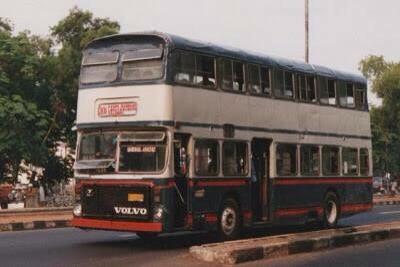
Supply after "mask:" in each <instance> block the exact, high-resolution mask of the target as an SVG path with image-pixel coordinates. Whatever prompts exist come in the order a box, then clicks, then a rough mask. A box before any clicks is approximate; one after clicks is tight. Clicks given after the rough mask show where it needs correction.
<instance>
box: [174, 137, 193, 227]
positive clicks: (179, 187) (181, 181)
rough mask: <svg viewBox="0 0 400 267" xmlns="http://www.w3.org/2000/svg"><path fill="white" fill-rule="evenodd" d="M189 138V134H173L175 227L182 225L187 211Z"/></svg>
mask: <svg viewBox="0 0 400 267" xmlns="http://www.w3.org/2000/svg"><path fill="white" fill-rule="evenodd" d="M189 138H190V135H189V134H175V135H174V169H175V216H174V226H175V227H183V226H184V221H185V217H186V214H187V211H188V174H189V157H188V152H187V151H188V143H189Z"/></svg>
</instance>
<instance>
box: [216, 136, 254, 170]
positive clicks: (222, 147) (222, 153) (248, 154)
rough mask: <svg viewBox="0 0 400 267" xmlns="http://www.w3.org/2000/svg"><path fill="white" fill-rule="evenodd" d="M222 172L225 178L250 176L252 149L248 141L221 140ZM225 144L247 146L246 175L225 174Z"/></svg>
mask: <svg viewBox="0 0 400 267" xmlns="http://www.w3.org/2000/svg"><path fill="white" fill-rule="evenodd" d="M221 143H222V145H221V161H220V162H221V171H222V176H224V177H248V176H249V173H250V171H249V169H250V164H251V162H250V160H251V158H250V148H249V142H248V141H247V140H240V139H223V140H221ZM225 143H241V144H245V145H246V157H245V158H246V165H245V168H246V172H245V173H244V174H235V175H226V174H225V172H224V161H225V159H224V145H225Z"/></svg>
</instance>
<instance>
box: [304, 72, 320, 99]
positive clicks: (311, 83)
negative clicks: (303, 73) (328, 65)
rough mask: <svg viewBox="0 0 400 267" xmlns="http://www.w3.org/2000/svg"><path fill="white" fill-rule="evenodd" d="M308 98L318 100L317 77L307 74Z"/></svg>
mask: <svg viewBox="0 0 400 267" xmlns="http://www.w3.org/2000/svg"><path fill="white" fill-rule="evenodd" d="M306 87H307V100H308V101H310V102H313V103H315V102H317V96H316V94H315V78H314V77H311V76H307V84H306Z"/></svg>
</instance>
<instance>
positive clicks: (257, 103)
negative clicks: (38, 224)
mask: <svg viewBox="0 0 400 267" xmlns="http://www.w3.org/2000/svg"><path fill="white" fill-rule="evenodd" d="M76 128H77V133H78V141H77V150H76V151H77V152H76V162H75V165H74V169H75V177H76V205H75V208H74V211H73V213H74V218H73V221H72V224H73V225H74V226H75V227H79V228H83V229H103V230H120V231H132V232H136V233H137V234H138V235H139V236H140V237H143V238H145V237H152V236H155V235H157V234H160V233H170V232H176V231H188V230H210V231H215V230H217V231H218V232H219V234H220V235H221V237H222V238H223V239H233V238H237V237H238V236H239V234H240V232H241V230H242V229H243V228H250V227H256V226H257V227H258V226H267V225H278V224H299V223H308V222H320V223H323V224H324V225H325V226H327V227H334V226H335V225H336V224H337V221H338V219H340V218H343V217H345V216H349V215H352V214H356V213H359V212H363V211H367V210H370V209H371V207H372V177H371V173H372V166H371V131H370V118H369V112H368V104H367V83H366V80H365V79H364V78H363V77H362V76H359V75H353V74H350V73H345V72H341V71H336V70H333V69H330V68H327V67H323V66H316V65H311V64H306V63H302V62H296V61H292V60H288V59H282V58H276V57H272V56H267V55H262V54H257V53H252V52H247V51H244V50H240V49H235V48H228V47H223V46H217V45H213V44H210V43H203V42H199V41H193V40H188V39H185V38H182V37H178V36H175V35H170V34H165V33H158V32H147V33H133V34H118V35H112V36H107V37H104V38H100V39H96V40H94V41H92V42H91V43H90V44H89V45H88V46H87V47H86V48H85V50H84V51H83V60H82V66H81V73H80V88H79V95H78V109H77V124H76Z"/></svg>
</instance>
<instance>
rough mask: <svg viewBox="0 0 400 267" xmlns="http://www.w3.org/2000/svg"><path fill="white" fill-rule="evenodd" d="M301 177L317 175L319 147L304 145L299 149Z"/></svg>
mask: <svg viewBox="0 0 400 267" xmlns="http://www.w3.org/2000/svg"><path fill="white" fill-rule="evenodd" d="M300 160H301V164H300V165H301V175H304V176H307V175H310V176H318V175H319V147H318V146H312V145H304V146H301V148H300Z"/></svg>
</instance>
